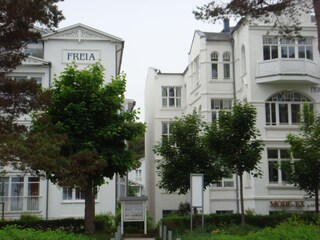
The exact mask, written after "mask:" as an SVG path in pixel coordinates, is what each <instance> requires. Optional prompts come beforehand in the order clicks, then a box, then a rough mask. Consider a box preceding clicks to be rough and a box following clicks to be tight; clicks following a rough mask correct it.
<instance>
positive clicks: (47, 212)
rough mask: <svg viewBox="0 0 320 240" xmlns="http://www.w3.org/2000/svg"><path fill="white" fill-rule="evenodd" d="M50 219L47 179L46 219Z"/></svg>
mask: <svg viewBox="0 0 320 240" xmlns="http://www.w3.org/2000/svg"><path fill="white" fill-rule="evenodd" d="M48 219H49V180H48V179H47V192H46V220H48Z"/></svg>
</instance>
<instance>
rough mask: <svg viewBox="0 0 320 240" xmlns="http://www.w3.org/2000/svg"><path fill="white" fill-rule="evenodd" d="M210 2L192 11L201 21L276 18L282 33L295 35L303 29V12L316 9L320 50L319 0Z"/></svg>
mask: <svg viewBox="0 0 320 240" xmlns="http://www.w3.org/2000/svg"><path fill="white" fill-rule="evenodd" d="M216 2H217V1H211V2H209V3H208V4H205V5H203V6H201V7H197V9H196V10H195V11H193V13H194V16H195V18H196V19H198V20H205V21H213V22H215V21H216V20H219V19H224V18H230V17H236V18H245V19H246V20H251V19H259V20H262V21H265V22H269V21H270V19H272V20H273V23H274V25H273V28H274V29H278V31H279V33H280V34H281V35H287V36H292V34H297V33H298V32H299V30H301V28H300V26H299V25H300V21H299V16H300V13H301V11H303V12H306V13H311V10H312V9H314V12H315V18H316V22H317V31H318V51H319V52H320V0H301V1H297V0H229V1H224V2H222V1H219V3H216ZM283 14H284V15H287V16H288V19H289V21H283V18H281V17H280V16H281V15H283Z"/></svg>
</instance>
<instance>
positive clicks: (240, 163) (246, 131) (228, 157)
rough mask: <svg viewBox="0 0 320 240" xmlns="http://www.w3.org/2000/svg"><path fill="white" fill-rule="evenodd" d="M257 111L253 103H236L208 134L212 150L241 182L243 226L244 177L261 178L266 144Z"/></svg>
mask: <svg viewBox="0 0 320 240" xmlns="http://www.w3.org/2000/svg"><path fill="white" fill-rule="evenodd" d="M256 115H257V113H256V110H255V108H254V107H253V106H252V105H250V104H249V103H244V104H242V103H240V102H238V103H236V104H235V105H234V106H233V108H232V111H231V112H220V113H219V118H218V120H217V121H214V122H213V123H212V124H211V126H210V128H209V130H208V131H207V133H206V137H207V140H208V143H209V147H210V148H211V149H212V151H213V152H214V153H215V154H216V155H217V156H218V157H219V158H220V159H221V161H222V162H223V164H224V165H225V166H226V167H228V168H229V169H230V171H231V172H232V173H233V174H236V175H237V176H239V179H240V203H241V223H242V224H244V223H245V217H244V203H243V179H242V176H243V173H244V172H248V173H251V174H253V176H254V177H257V176H259V175H261V170H260V168H259V162H260V159H261V152H262V150H263V143H262V140H260V139H258V137H259V132H258V130H257V129H256V127H255V124H256Z"/></svg>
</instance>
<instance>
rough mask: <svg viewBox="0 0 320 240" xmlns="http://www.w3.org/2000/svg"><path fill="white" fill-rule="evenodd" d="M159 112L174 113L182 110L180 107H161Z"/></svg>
mask: <svg viewBox="0 0 320 240" xmlns="http://www.w3.org/2000/svg"><path fill="white" fill-rule="evenodd" d="M160 110H161V111H176V110H183V108H182V107H162V108H161V109H160Z"/></svg>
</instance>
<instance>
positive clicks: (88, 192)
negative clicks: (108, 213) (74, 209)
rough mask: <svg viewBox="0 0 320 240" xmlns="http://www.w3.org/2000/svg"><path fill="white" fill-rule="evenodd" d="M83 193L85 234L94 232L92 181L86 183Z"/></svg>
mask: <svg viewBox="0 0 320 240" xmlns="http://www.w3.org/2000/svg"><path fill="white" fill-rule="evenodd" d="M84 191H85V192H84V194H85V196H84V197H85V198H84V201H85V209H84V230H85V232H86V233H87V234H92V233H94V230H95V229H94V214H95V202H94V193H93V185H92V182H90V184H88V186H87V187H86V189H85V190H84Z"/></svg>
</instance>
